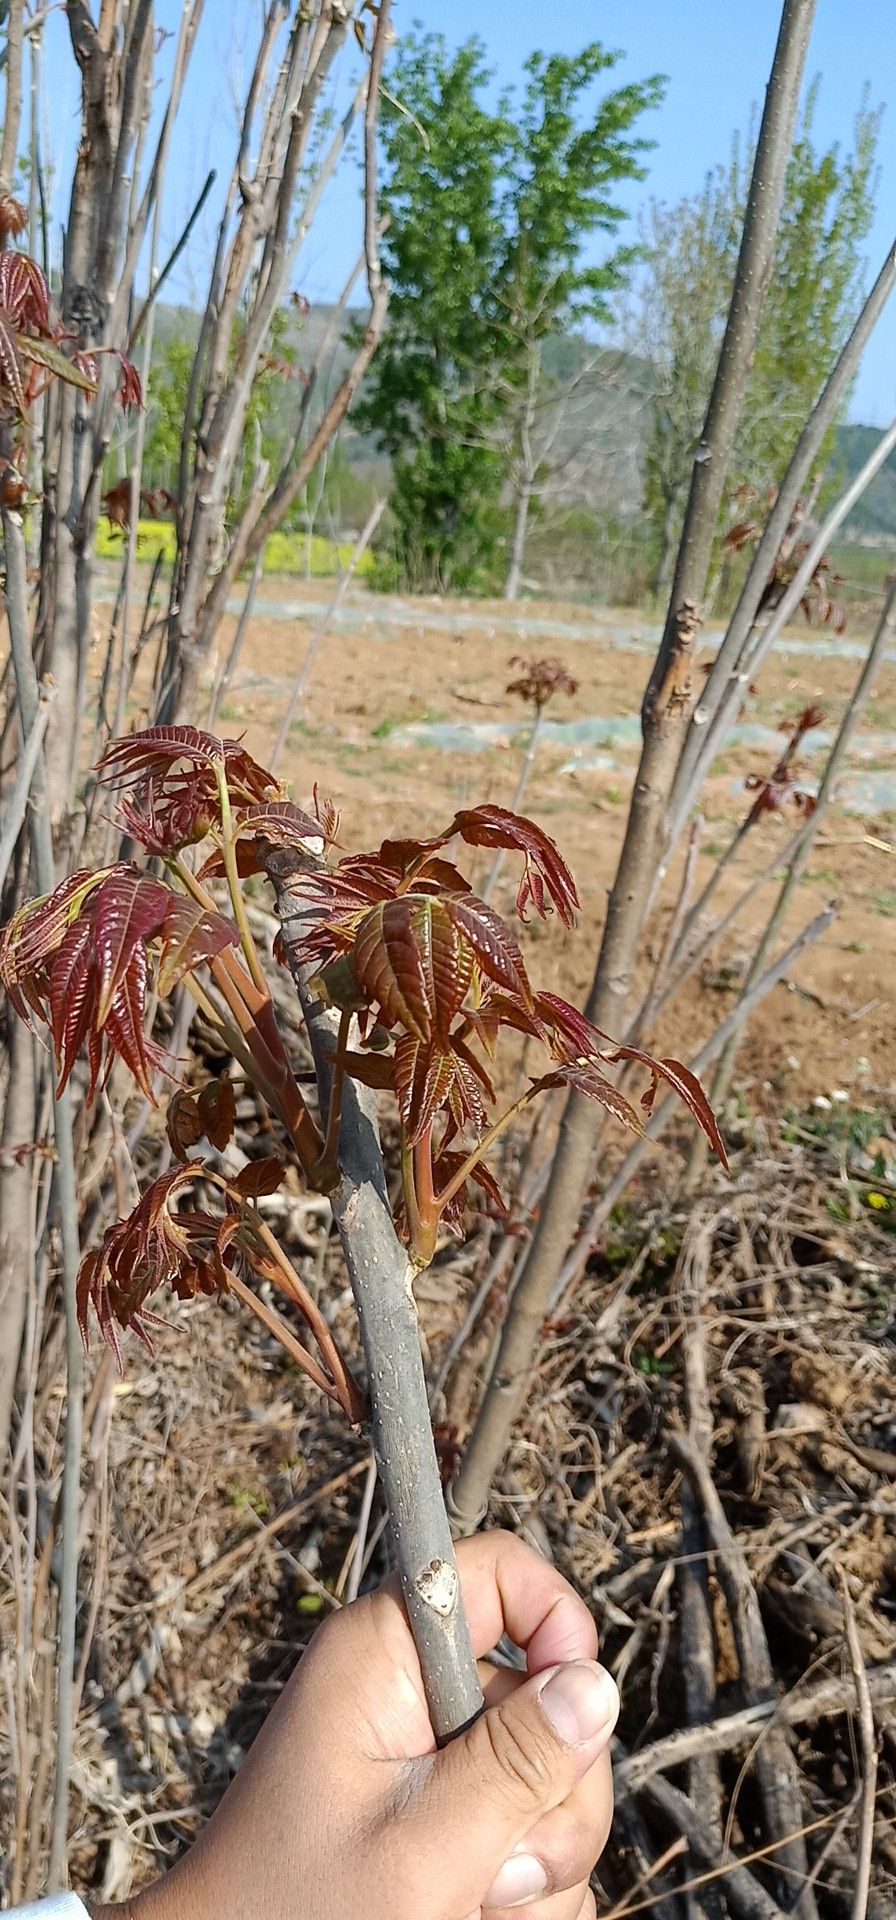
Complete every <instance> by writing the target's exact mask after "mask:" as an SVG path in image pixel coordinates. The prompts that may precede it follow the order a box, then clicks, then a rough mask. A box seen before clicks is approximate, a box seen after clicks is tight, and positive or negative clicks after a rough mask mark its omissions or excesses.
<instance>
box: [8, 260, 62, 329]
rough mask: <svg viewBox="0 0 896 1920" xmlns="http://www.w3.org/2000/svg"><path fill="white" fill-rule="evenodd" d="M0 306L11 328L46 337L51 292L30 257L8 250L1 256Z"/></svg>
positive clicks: (48, 325) (49, 324)
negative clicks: (24, 329) (6, 313)
mask: <svg viewBox="0 0 896 1920" xmlns="http://www.w3.org/2000/svg"><path fill="white" fill-rule="evenodd" d="M0 306H3V307H5V308H6V310H7V312H8V314H9V315H10V318H11V320H12V322H13V325H14V326H16V327H27V328H28V329H29V331H31V332H34V333H40V334H43V335H48V334H50V333H52V331H53V329H52V327H51V323H50V289H49V287H48V286H47V282H46V279H45V277H44V275H43V273H42V272H41V270H40V267H39V266H38V264H37V261H36V260H32V258H31V255H30V253H17V252H16V251H15V250H14V249H13V248H11V247H10V248H7V249H6V250H5V251H4V252H3V253H2V254H0Z"/></svg>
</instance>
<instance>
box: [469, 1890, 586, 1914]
mask: <svg viewBox="0 0 896 1920" xmlns="http://www.w3.org/2000/svg"><path fill="white" fill-rule="evenodd" d="M482 1911H483V1913H487V1914H488V1920H595V1915H596V1913H597V1905H596V1902H595V1899H594V1895H593V1893H592V1892H591V1891H590V1888H588V1887H581V1886H578V1887H570V1889H569V1890H568V1892H566V1893H557V1894H554V1895H553V1897H552V1898H550V1899H546V1900H534V1901H531V1902H527V1903H526V1905H524V1906H516V1907H498V1908H495V1909H494V1911H493V1910H492V1908H491V1907H483V1909H482Z"/></svg>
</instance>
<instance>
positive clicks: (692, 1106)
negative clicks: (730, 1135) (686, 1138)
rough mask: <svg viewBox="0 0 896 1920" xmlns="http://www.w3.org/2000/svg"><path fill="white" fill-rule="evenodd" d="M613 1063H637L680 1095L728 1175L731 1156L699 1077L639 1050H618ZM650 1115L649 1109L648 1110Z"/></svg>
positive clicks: (671, 1062)
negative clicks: (726, 1149) (729, 1157)
mask: <svg viewBox="0 0 896 1920" xmlns="http://www.w3.org/2000/svg"><path fill="white" fill-rule="evenodd" d="M612 1058H613V1059H614V1060H638V1061H640V1063H641V1065H642V1066H644V1067H646V1068H647V1070H648V1072H649V1073H650V1074H651V1076H652V1077H653V1078H654V1079H660V1080H665V1081H666V1082H667V1084H668V1085H669V1086H670V1087H671V1088H672V1090H673V1092H674V1093H677V1095H678V1098H679V1100H682V1101H683V1102H684V1104H685V1106H686V1107H687V1108H688V1111H689V1112H690V1113H692V1114H693V1117H694V1119H695V1120H696V1122H697V1125H698V1127H700V1128H701V1129H702V1131H703V1132H704V1133H705V1135H706V1138H707V1140H708V1141H709V1144H710V1146H711V1147H712V1148H713V1149H714V1151H715V1152H716V1153H717V1154H718V1156H719V1159H720V1160H721V1162H722V1165H723V1167H724V1168H725V1171H726V1173H727V1171H728V1155H727V1153H726V1152H725V1144H724V1141H723V1139H722V1136H721V1134H720V1132H719V1129H718V1126H717V1125H716V1117H715V1114H714V1113H713V1110H712V1107H711V1106H710V1104H709V1101H708V1100H707V1098H706V1095H705V1093H704V1091H703V1088H702V1087H701V1085H700V1082H699V1080H698V1079H697V1076H696V1074H693V1073H692V1072H691V1069H690V1067H686V1066H684V1065H683V1064H682V1062H681V1061H680V1060H659V1059H654V1057H653V1055H652V1054H650V1053H642V1051H641V1049H640V1047H625V1046H620V1047H617V1048H616V1050H615V1053H614V1054H613V1055H612ZM648 1111H649V1109H648Z"/></svg>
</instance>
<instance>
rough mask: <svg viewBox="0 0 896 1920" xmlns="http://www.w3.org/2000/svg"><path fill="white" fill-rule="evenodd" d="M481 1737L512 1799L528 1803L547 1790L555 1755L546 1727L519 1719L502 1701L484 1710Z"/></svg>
mask: <svg viewBox="0 0 896 1920" xmlns="http://www.w3.org/2000/svg"><path fill="white" fill-rule="evenodd" d="M481 1724H482V1727H483V1734H484V1738H486V1739H487V1740H488V1743H489V1747H490V1749H491V1756H492V1759H493V1761H494V1763H495V1769H496V1773H497V1776H498V1778H499V1779H500V1780H502V1781H503V1782H504V1784H505V1786H506V1789H507V1792H508V1796H509V1797H510V1798H511V1799H512V1800H513V1801H514V1802H522V1803H523V1804H524V1805H525V1804H531V1802H532V1801H539V1800H542V1799H544V1797H545V1796H546V1794H548V1793H549V1791H550V1789H551V1787H552V1785H553V1781H554V1775H555V1771H556V1757H555V1753H554V1749H553V1743H552V1740H551V1736H550V1734H549V1733H548V1731H547V1730H545V1732H544V1733H542V1732H541V1731H540V1730H539V1729H538V1728H536V1727H534V1726H531V1725H529V1724H528V1723H527V1722H524V1721H521V1719H520V1716H519V1714H518V1713H514V1712H513V1711H512V1703H511V1702H504V1703H502V1704H501V1705H500V1706H497V1707H493V1708H492V1709H491V1711H490V1712H489V1713H487V1714H485V1716H484V1718H483V1721H482V1723H481Z"/></svg>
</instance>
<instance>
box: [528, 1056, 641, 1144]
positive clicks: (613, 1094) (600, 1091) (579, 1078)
mask: <svg viewBox="0 0 896 1920" xmlns="http://www.w3.org/2000/svg"><path fill="white" fill-rule="evenodd" d="M534 1084H535V1086H536V1087H558V1086H566V1087H574V1088H575V1090H576V1092H577V1093H584V1094H585V1095H586V1097H587V1098H588V1099H589V1100H596V1101H597V1102H598V1103H599V1105H600V1106H602V1107H605V1108H606V1111H607V1113H612V1115H613V1117H614V1119H616V1120H621V1122H622V1125H623V1126H624V1127H628V1128H629V1130H630V1132H632V1133H638V1134H642V1133H643V1132H644V1123H643V1121H642V1119H641V1117H640V1115H639V1114H638V1112H637V1111H636V1109H635V1108H634V1107H633V1106H632V1103H631V1101H630V1100H626V1098H625V1095H624V1094H623V1093H620V1091H619V1088H618V1087H614V1085H613V1083H612V1081H611V1080H607V1079H606V1078H605V1076H604V1075H603V1074H602V1073H600V1072H599V1071H598V1069H597V1067H596V1066H594V1065H593V1064H592V1063H590V1062H587V1061H583V1062H581V1063H577V1062H575V1061H572V1060H570V1061H567V1062H565V1063H564V1065H563V1066H560V1067H557V1068H555V1070H554V1072H553V1073H548V1074H545V1076H544V1079H543V1080H538V1081H536V1082H535V1083H534Z"/></svg>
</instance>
